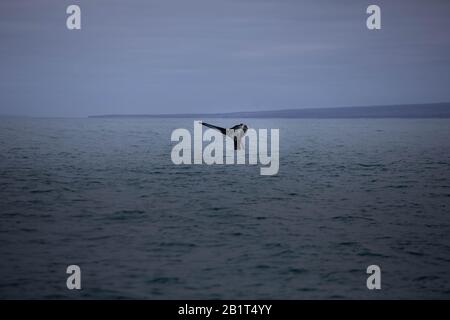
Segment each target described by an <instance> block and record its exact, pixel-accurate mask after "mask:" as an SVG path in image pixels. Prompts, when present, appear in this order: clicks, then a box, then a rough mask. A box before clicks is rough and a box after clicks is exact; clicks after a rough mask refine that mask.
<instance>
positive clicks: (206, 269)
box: [0, 118, 450, 299]
mask: <svg viewBox="0 0 450 320" xmlns="http://www.w3.org/2000/svg"><path fill="white" fill-rule="evenodd" d="M203 120H206V119H203ZM208 122H210V123H213V124H217V125H222V126H232V125H234V124H236V123H240V122H242V121H241V120H240V119H235V120H234V119H208ZM245 122H246V123H247V124H248V125H249V126H250V127H252V128H256V129H258V128H278V129H279V130H280V151H279V154H280V170H279V173H278V174H277V175H275V176H261V175H260V165H259V164H258V165H211V166H208V165H206V164H204V165H174V164H173V163H172V161H171V157H170V153H171V150H172V147H173V146H174V145H175V143H174V142H171V140H170V136H171V133H172V131H173V130H174V129H176V128H186V129H188V130H190V131H191V132H192V131H193V119H147V118H142V119H132V118H128V119H127V118H123V119H94V118H85V119H81V118H80V119H31V118H30V119H27V118H23V119H22V118H0V298H8V299H16V298H32V299H35V298H54V299H58V298H73V299H79V298H106V299H115V298H123V299H130V298H141V299H212V298H214V299H218V298H219V299H230V298H234V299H272V298H273V299H330V298H337V299H339V298H362V299H398V298H411V299H416V298H425V299H431V298H438V299H443V298H446V299H449V298H450V272H449V271H450V120H449V119H441V120H440V119H352V120H346V119H339V120H332V119H321V120H314V119H307V120H306V119H305V120H302V119H245ZM72 264H76V265H79V266H80V268H81V273H82V277H81V286H82V290H68V289H67V288H66V279H67V277H68V274H66V268H67V266H68V265H72ZM369 265H378V266H379V267H380V268H381V286H382V288H381V290H368V289H367V287H366V280H367V277H368V274H367V273H366V268H367V267H368V266H369Z"/></svg>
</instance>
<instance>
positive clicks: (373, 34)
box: [0, 0, 450, 116]
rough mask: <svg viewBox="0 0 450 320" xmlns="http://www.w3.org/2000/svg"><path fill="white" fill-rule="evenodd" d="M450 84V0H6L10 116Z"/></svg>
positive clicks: (215, 107)
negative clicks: (76, 9)
mask: <svg viewBox="0 0 450 320" xmlns="http://www.w3.org/2000/svg"><path fill="white" fill-rule="evenodd" d="M70 4H78V5H79V6H80V7H81V11H82V12H81V19H82V29H81V30H79V31H69V30H68V29H67V28H66V18H67V14H66V8H67V6H68V5H70ZM369 4H378V5H379V6H380V7H381V10H382V12H381V13H382V29H381V30H377V31H370V30H368V29H367V28H366V18H367V14H366V8H367V6H368V5H369ZM449 84H450V1H446V0H442V1H438V0H435V1H425V0H422V1H415V0H395V1H394V0H391V1H362V0H353V1H350V0H348V1H346V0H340V1H337V0H334V1H326V0H311V1H300V0H159V1H148V0H146V1H144V0H142V1H137V0H86V1H75V0H73V1H64V0H53V1H49V0H39V1H35V0H28V1H25V0H1V1H0V114H19V115H31V116H87V115H93V114H111V113H122V114H123V113H126V114H132V113H190V112H226V111H250V110H270V109H286V108H305V107H334V106H347V105H378V104H401V103H423V102H442V101H450V87H449Z"/></svg>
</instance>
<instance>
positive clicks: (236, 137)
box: [202, 121, 248, 150]
mask: <svg viewBox="0 0 450 320" xmlns="http://www.w3.org/2000/svg"><path fill="white" fill-rule="evenodd" d="M202 125H204V126H205V127H208V128H211V129H215V130H217V131H219V132H221V133H222V134H223V135H224V136H227V137H230V138H231V139H233V141H234V150H240V149H241V140H242V138H243V137H244V135H245V133H246V132H247V130H248V126H247V125H246V124H243V123H240V124H237V125H235V126H233V127H231V128H222V127H218V126H215V125H212V124H209V123H206V122H203V121H202Z"/></svg>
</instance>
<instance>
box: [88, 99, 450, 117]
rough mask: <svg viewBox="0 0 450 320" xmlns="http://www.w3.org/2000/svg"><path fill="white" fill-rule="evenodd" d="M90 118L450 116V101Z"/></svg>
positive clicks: (112, 115) (116, 115) (110, 115)
mask: <svg viewBox="0 0 450 320" xmlns="http://www.w3.org/2000/svg"><path fill="white" fill-rule="evenodd" d="M89 118H305V119H314V118H315V119H339V118H342V119H351V118H450V102H445V103H429V104H403V105H384V106H365V107H335V108H306V109H284V110H272V111H248V112H229V113H184V114H182V113H178V114H105V115H92V116H89Z"/></svg>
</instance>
